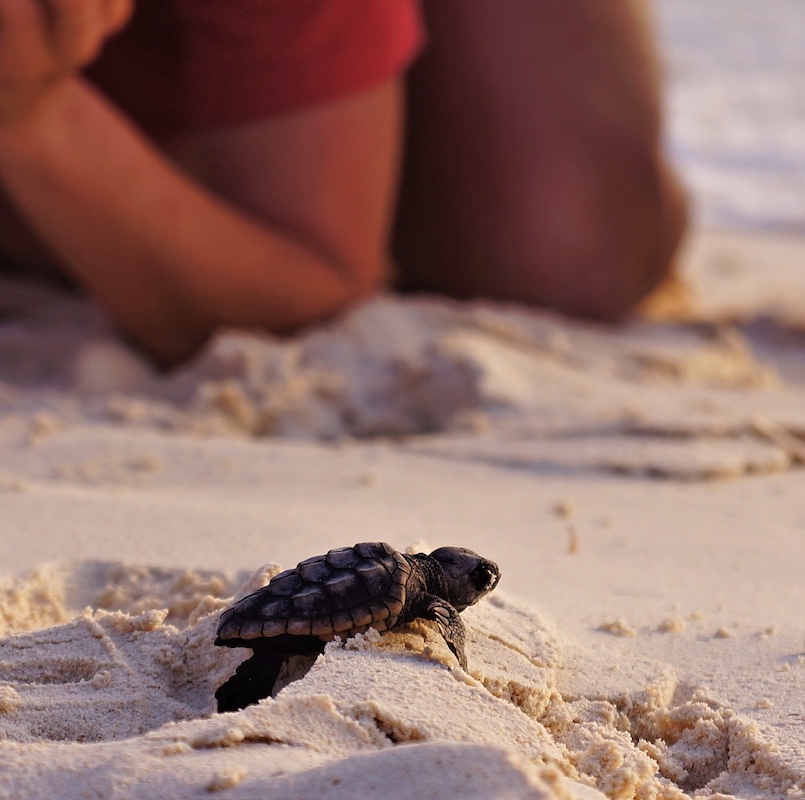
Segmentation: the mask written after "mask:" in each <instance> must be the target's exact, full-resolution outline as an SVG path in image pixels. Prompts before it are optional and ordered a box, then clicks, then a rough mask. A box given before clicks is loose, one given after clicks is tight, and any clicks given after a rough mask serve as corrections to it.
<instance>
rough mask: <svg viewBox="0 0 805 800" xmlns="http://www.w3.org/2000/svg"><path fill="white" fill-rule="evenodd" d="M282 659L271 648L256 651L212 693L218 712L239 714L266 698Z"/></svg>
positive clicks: (283, 654)
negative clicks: (243, 709) (237, 712)
mask: <svg viewBox="0 0 805 800" xmlns="http://www.w3.org/2000/svg"><path fill="white" fill-rule="evenodd" d="M286 657H287V655H286V654H285V653H283V652H282V651H280V650H277V649H276V648H273V647H262V648H260V647H258V648H256V649H255V651H254V655H252V657H251V658H248V659H246V661H244V662H243V663H242V664H241V665H240V666H239V667H238V668H237V670H235V674H234V675H233V676H232V677H231V678H230V679H229V680H228V681H227V682H226V683H224V684H223V685H222V686H220V687H219V688H218V690H217V691H216V692H215V699H216V700H217V701H218V713H219V714H221V713H223V712H225V711H240V710H241V709H242V708H246V706H250V705H252V704H253V703H257V702H259V701H260V700H262V699H263V698H265V697H270V696H271V692H272V691H273V689H274V684H275V683H276V681H277V676H278V675H279V672H280V668H281V667H282V663H283V661H284V660H285V659H286Z"/></svg>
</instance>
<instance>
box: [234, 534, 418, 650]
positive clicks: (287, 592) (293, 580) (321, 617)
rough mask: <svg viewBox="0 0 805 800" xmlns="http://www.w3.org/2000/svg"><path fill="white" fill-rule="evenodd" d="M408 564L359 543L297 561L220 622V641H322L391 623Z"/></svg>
mask: <svg viewBox="0 0 805 800" xmlns="http://www.w3.org/2000/svg"><path fill="white" fill-rule="evenodd" d="M410 572H411V567H410V564H409V563H408V560H407V559H406V558H405V557H404V556H403V555H402V554H400V553H398V552H396V551H395V550H394V548H392V547H391V546H390V545H387V544H384V543H373V542H363V543H361V544H358V545H356V546H355V547H341V548H338V549H336V550H330V551H329V552H328V553H327V554H325V555H322V556H314V557H313V558H308V559H305V560H304V561H301V562H300V563H299V564H298V565H297V566H296V567H295V568H294V569H289V570H285V571H284V572H281V573H280V574H279V575H276V576H275V577H274V578H272V580H271V581H270V582H269V583H268V585H267V586H265V587H264V588H262V589H259V590H258V591H256V592H254V593H252V594H250V595H248V596H247V597H244V598H243V599H242V600H240V601H238V602H237V603H236V604H235V605H234V606H232V607H231V608H230V609H229V610H228V611H227V612H225V613H224V614H223V615H222V617H221V622H220V625H219V629H218V635H219V636H220V637H221V638H222V639H238V638H241V639H255V638H259V637H273V636H279V635H282V634H284V633H289V634H293V635H297V636H310V635H313V636H318V637H321V638H323V639H325V638H329V637H332V636H333V635H334V634H338V633H345V632H348V631H351V630H355V629H365V628H367V627H369V626H370V625H372V624H373V623H380V622H382V623H383V625H382V627H384V628H385V627H389V626H391V625H393V624H394V621H395V620H396V618H397V617H398V616H399V615H400V613H401V612H402V609H403V606H404V604H405V596H406V592H405V584H406V582H407V580H408V576H409V575H410Z"/></svg>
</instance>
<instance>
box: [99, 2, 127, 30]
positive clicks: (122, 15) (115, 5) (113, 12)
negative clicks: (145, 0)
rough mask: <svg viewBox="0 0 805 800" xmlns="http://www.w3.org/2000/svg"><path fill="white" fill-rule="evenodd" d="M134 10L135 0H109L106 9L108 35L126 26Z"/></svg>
mask: <svg viewBox="0 0 805 800" xmlns="http://www.w3.org/2000/svg"><path fill="white" fill-rule="evenodd" d="M133 11H134V0H107V2H106V10H105V18H106V32H107V35H108V36H110V35H111V34H113V33H117V32H118V31H119V30H120V29H121V28H123V27H125V25H126V23H127V22H128V21H129V20H130V19H131V15H132V12H133Z"/></svg>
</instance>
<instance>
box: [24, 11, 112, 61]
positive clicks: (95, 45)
mask: <svg viewBox="0 0 805 800" xmlns="http://www.w3.org/2000/svg"><path fill="white" fill-rule="evenodd" d="M37 2H39V3H40V4H41V5H42V7H43V9H44V12H45V18H46V20H47V25H48V30H49V32H50V40H51V43H52V48H53V52H54V57H55V58H56V59H57V60H58V61H59V62H60V63H61V64H62V65H63V66H64V67H65V68H66V69H76V68H79V67H82V66H84V65H85V64H88V63H89V62H90V61H92V60H93V59H94V58H95V56H96V55H97V54H98V52H99V50H100V48H101V45H102V44H103V42H104V40H105V39H106V37H107V36H108V34H109V29H108V23H107V19H106V11H107V6H108V5H109V0H37Z"/></svg>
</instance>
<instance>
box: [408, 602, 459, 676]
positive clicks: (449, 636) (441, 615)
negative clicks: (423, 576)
mask: <svg viewBox="0 0 805 800" xmlns="http://www.w3.org/2000/svg"><path fill="white" fill-rule="evenodd" d="M423 605H424V608H423V610H422V612H421V613H419V614H417V616H418V617H422V618H423V619H429V620H431V621H433V622H435V623H436V624H437V625H438V626H439V632H440V633H441V634H442V636H443V637H444V640H445V642H446V643H447V646H448V647H449V648H450V650H452V652H453V655H455V657H456V658H457V659H458V663H459V665H460V666H461V669H463V670H464V671H465V672H466V670H467V656H466V654H465V653H464V641H465V639H466V634H465V629H464V623H463V621H462V620H461V617H460V616H459V613H458V611H456V609H455V608H453V606H451V605H450V603H448V602H447V600H444V599H442V598H441V597H436V596H435V595H432V594H431V595H425V597H424V601H423Z"/></svg>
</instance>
